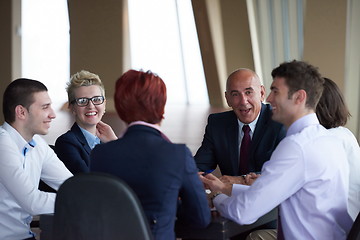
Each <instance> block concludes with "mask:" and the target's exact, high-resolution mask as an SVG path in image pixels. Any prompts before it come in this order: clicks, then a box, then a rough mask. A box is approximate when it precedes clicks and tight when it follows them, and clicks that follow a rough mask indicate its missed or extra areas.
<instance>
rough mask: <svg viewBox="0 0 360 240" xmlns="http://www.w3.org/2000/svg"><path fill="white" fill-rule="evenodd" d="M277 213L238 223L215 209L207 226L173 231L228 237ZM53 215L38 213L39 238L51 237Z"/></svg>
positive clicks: (186, 235) (182, 235)
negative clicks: (250, 221)
mask: <svg viewBox="0 0 360 240" xmlns="http://www.w3.org/2000/svg"><path fill="white" fill-rule="evenodd" d="M277 215H278V213H277V208H275V209H273V210H272V211H270V212H269V213H267V214H265V215H264V216H262V217H260V218H259V219H258V220H257V221H256V222H254V223H252V224H249V225H239V224H237V223H235V222H233V221H231V220H229V219H226V218H224V217H222V216H220V215H219V213H217V212H216V211H213V212H212V220H211V223H210V225H209V226H208V227H207V228H205V229H204V228H202V229H197V228H192V227H190V226H185V225H181V224H179V223H176V226H175V232H176V237H177V238H181V239H230V238H232V237H235V236H237V235H239V234H242V233H245V232H248V231H250V230H252V229H255V228H257V227H260V226H261V225H264V224H266V223H269V222H272V221H274V220H276V219H277ZM53 217H54V214H42V215H40V219H39V226H40V229H41V234H40V239H41V240H51V239H52V224H53Z"/></svg>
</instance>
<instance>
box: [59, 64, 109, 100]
mask: <svg viewBox="0 0 360 240" xmlns="http://www.w3.org/2000/svg"><path fill="white" fill-rule="evenodd" d="M92 85H97V86H99V87H100V91H101V94H102V96H104V97H105V88H104V84H103V83H102V82H101V79H100V77H99V76H98V75H97V74H95V73H91V72H89V71H86V70H81V71H80V72H77V73H75V74H74V75H72V76H71V78H70V81H69V82H68V83H67V87H66V91H67V93H68V101H69V104H70V103H71V102H72V101H74V100H75V93H74V91H75V89H77V88H79V87H82V86H92Z"/></svg>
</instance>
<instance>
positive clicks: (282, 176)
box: [201, 61, 353, 240]
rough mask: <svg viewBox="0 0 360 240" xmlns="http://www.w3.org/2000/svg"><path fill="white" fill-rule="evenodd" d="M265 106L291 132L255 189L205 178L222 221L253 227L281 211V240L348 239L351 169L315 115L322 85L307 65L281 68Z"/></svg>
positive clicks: (341, 148) (275, 76) (275, 152)
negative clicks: (271, 214)
mask: <svg viewBox="0 0 360 240" xmlns="http://www.w3.org/2000/svg"><path fill="white" fill-rule="evenodd" d="M272 77H273V83H272V85H271V93H270V95H269V96H268V98H267V101H268V102H269V103H270V104H271V105H272V107H273V116H272V118H273V120H275V121H278V122H280V123H282V124H284V126H286V128H287V135H286V137H285V138H284V139H283V140H282V141H281V142H280V143H279V145H278V146H277V148H276V149H275V151H274V152H273V154H272V156H271V159H270V160H269V161H268V162H266V163H265V164H264V166H263V169H262V174H261V176H260V177H259V178H258V179H257V180H256V181H255V182H254V183H253V184H252V185H251V186H246V185H240V184H234V185H229V184H224V183H222V182H221V181H220V180H219V179H217V178H216V177H215V176H214V175H212V174H208V175H206V177H201V178H202V180H203V182H204V183H205V184H207V185H208V186H209V187H210V189H211V190H212V191H214V192H222V193H225V194H220V195H218V196H216V197H215V198H214V200H213V202H214V205H215V207H216V209H217V210H218V211H219V212H220V214H221V215H223V216H224V217H227V218H229V219H232V220H234V221H236V222H238V223H239V224H250V223H253V222H255V221H256V220H257V219H258V218H259V217H261V216H262V215H264V214H266V213H267V212H269V211H270V210H272V209H273V208H275V207H277V206H278V205H280V207H279V212H280V221H279V231H278V236H277V237H278V239H284V238H285V239H307V240H310V239H316V240H319V239H320V240H321V239H327V240H328V239H334V240H335V239H336V240H339V239H340V240H341V239H346V236H347V233H348V232H349V230H350V228H351V225H352V223H353V220H352V218H351V217H350V215H349V214H348V212H347V196H348V189H349V177H348V176H349V166H348V163H347V161H346V154H345V151H344V149H343V147H342V144H341V142H339V140H338V139H336V138H335V137H334V136H333V135H331V134H330V133H329V131H328V130H326V129H325V128H324V127H323V126H321V125H320V124H319V121H318V119H317V117H316V114H315V109H316V105H317V103H318V101H319V99H320V96H321V93H322V90H323V82H324V80H323V79H322V77H321V76H320V74H319V72H318V71H317V69H316V68H315V67H313V66H311V65H309V64H307V63H305V62H301V61H292V62H287V63H283V64H281V65H280V66H279V67H277V68H275V69H274V70H273V71H272Z"/></svg>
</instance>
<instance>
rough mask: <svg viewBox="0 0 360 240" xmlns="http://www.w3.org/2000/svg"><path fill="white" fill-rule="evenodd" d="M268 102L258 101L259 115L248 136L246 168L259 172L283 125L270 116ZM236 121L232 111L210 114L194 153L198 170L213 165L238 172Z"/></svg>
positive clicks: (226, 172)
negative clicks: (249, 141) (252, 131)
mask: <svg viewBox="0 0 360 240" xmlns="http://www.w3.org/2000/svg"><path fill="white" fill-rule="evenodd" d="M271 115H272V112H271V106H270V105H269V104H262V107H261V112H260V116H259V118H258V121H257V123H256V127H255V131H254V133H253V136H252V140H251V149H250V156H249V162H248V164H249V165H248V169H249V171H250V172H260V171H261V168H262V166H263V164H264V162H266V161H268V160H269V159H270V156H271V154H272V152H273V151H274V150H275V148H276V146H277V145H278V144H279V142H280V141H281V140H282V139H283V138H284V137H285V135H286V130H285V128H284V126H283V125H282V124H280V123H278V122H275V121H273V120H272V119H271ZM239 151H240V149H239V124H238V121H237V116H236V114H235V113H234V111H227V112H222V113H215V114H210V115H209V118H208V123H207V126H206V128H205V134H204V139H203V141H202V144H201V146H200V148H199V149H198V151H197V152H196V154H195V161H196V164H197V167H198V168H199V171H206V170H211V169H215V168H216V167H217V165H218V166H219V168H220V171H221V174H223V175H230V176H237V175H238V174H239Z"/></svg>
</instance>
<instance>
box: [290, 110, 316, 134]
mask: <svg viewBox="0 0 360 240" xmlns="http://www.w3.org/2000/svg"><path fill="white" fill-rule="evenodd" d="M318 124H320V123H319V120H318V118H317V116H316V113H310V114H307V115H305V116H303V117H301V118H299V119H298V120H296V121H295V122H293V123H292V124H291V125H290V127H289V129H288V130H287V132H286V136H290V135H293V134H295V133H298V132H300V131H301V130H303V129H304V128H305V127H308V126H310V125H318Z"/></svg>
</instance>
